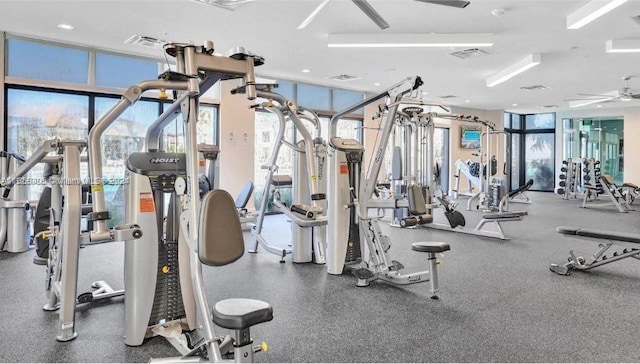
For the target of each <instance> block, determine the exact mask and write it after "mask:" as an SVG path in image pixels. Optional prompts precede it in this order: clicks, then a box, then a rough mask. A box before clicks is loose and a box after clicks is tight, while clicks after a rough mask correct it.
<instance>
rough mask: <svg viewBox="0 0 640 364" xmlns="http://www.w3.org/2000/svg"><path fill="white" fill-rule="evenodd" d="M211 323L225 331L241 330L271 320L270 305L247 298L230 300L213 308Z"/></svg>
mask: <svg viewBox="0 0 640 364" xmlns="http://www.w3.org/2000/svg"><path fill="white" fill-rule="evenodd" d="M212 313H213V322H214V323H215V324H216V325H218V326H220V327H223V328H225V329H231V330H243V329H246V328H248V327H251V326H253V325H257V324H259V323H262V322H267V321H271V320H272V319H273V308H272V307H271V305H270V304H268V303H266V302H263V301H259V300H252V299H248V298H230V299H227V300H222V301H220V302H217V303H216V304H215V306H213V310H212Z"/></svg>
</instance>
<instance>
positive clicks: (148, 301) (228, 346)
mask: <svg viewBox="0 0 640 364" xmlns="http://www.w3.org/2000/svg"><path fill="white" fill-rule="evenodd" d="M165 50H166V53H167V55H168V56H170V57H172V58H174V59H175V61H176V69H177V71H176V72H172V71H167V72H165V73H163V74H162V75H160V77H159V79H158V80H150V81H143V82H141V83H139V84H137V85H134V86H132V87H130V88H129V89H128V90H127V91H125V93H124V95H123V96H122V98H121V100H120V101H119V102H118V103H117V104H116V105H115V106H114V107H113V108H112V109H111V110H110V111H109V112H107V113H106V114H105V115H104V116H103V117H102V118H101V119H100V120H99V121H98V122H97V123H96V124H95V126H94V127H93V128H92V129H91V132H90V133H89V157H90V158H89V170H90V174H91V177H92V191H93V192H94V196H93V209H94V214H97V215H98V216H101V217H104V218H107V217H108V213H107V212H106V211H105V200H104V192H103V191H104V190H103V186H102V185H101V184H100V183H98V182H96V181H100V180H101V179H102V168H101V165H100V161H101V158H102V151H101V149H100V144H99V141H100V137H101V136H102V135H103V134H104V132H105V130H106V129H107V128H108V127H109V126H110V125H111V124H112V123H113V122H114V121H115V120H116V119H117V118H118V117H119V116H120V115H121V114H122V113H123V112H124V111H125V110H126V109H127V108H128V107H130V106H131V105H133V104H134V103H135V102H137V101H138V100H139V99H140V97H141V95H142V94H143V92H145V91H147V90H161V91H164V90H175V91H177V92H178V94H177V95H178V97H177V99H176V101H175V102H174V103H173V104H172V105H171V106H170V107H169V108H168V110H167V111H165V113H163V115H161V116H160V117H159V118H158V120H156V121H155V122H154V123H153V124H152V125H151V127H150V128H149V129H148V131H147V135H146V138H145V139H146V142H145V150H146V152H143V153H134V154H132V155H131V156H130V157H129V159H128V161H127V169H128V172H127V173H128V177H129V178H130V183H129V185H128V186H127V197H128V200H127V209H126V210H127V212H126V215H127V218H131V219H133V220H134V221H135V222H136V223H137V224H138V225H139V226H140V228H141V229H142V230H143V231H144V232H145V235H144V237H143V238H142V239H141V240H139V241H137V242H136V244H126V246H125V330H126V338H125V343H126V344H128V345H140V344H141V343H142V341H143V340H144V338H145V337H147V336H154V335H156V334H162V333H164V334H167V336H169V337H170V340H169V341H170V342H171V343H172V344H174V346H175V347H176V349H178V351H179V352H180V354H181V355H182V356H181V357H177V358H168V359H160V360H158V361H160V362H190V363H192V362H199V361H204V360H205V359H206V360H208V361H211V362H218V361H222V360H224V359H228V358H231V357H232V358H233V359H234V360H235V361H238V362H247V361H252V359H253V353H254V352H257V351H260V350H263V349H264V347H263V346H253V345H251V344H252V343H253V342H252V341H251V338H250V327H251V326H253V325H255V324H259V323H261V322H266V321H270V320H271V319H272V317H273V314H272V308H271V306H270V305H269V304H268V303H266V302H262V301H257V300H250V299H228V300H223V301H220V302H218V303H216V305H215V306H214V308H213V311H211V310H210V307H209V305H208V302H207V297H206V295H205V288H204V283H203V276H202V264H205V265H215V266H218V265H226V264H229V263H232V262H233V261H235V260H237V259H239V258H240V257H241V256H242V255H243V252H244V243H243V240H242V229H241V226H240V220H239V218H238V214H237V211H236V208H235V204H234V202H233V199H232V198H231V196H229V194H228V193H227V192H225V191H221V190H215V191H210V192H208V193H205V194H204V196H202V201H201V194H200V190H201V189H200V187H201V184H200V181H201V178H200V177H199V175H200V172H201V170H200V165H201V163H200V152H201V151H202V148H200V149H199V148H198V144H197V125H196V123H197V118H198V106H199V96H200V94H201V93H202V92H204V91H205V90H206V89H207V88H209V87H210V86H212V85H213V84H215V83H216V82H218V81H220V80H228V79H236V78H243V79H244V81H245V85H246V94H247V98H248V99H249V100H253V99H255V98H256V89H255V73H254V67H255V66H259V65H261V64H263V63H264V60H263V59H262V58H261V57H258V56H255V55H253V54H251V53H250V52H247V51H245V50H244V49H236V50H234V51H232V52H231V53H230V54H231V56H229V57H226V56H218V55H215V54H214V49H213V43H212V42H207V43H206V44H205V45H204V46H195V45H186V44H175V43H174V44H168V45H166V46H165ZM177 110H180V112H181V114H182V117H183V119H184V124H185V129H186V130H185V152H184V153H164V152H161V151H159V150H158V149H157V148H158V139H159V138H158V135H159V134H160V132H161V130H162V128H163V126H164V125H166V123H167V122H168V121H167V120H168V118H169V116H171V115H173V113H174V112H176V111H177ZM209 151H210V150H209ZM165 193H168V194H170V195H173V199H171V198H170V200H172V201H170V202H169V204H168V205H169V208H168V212H167V213H166V214H165V209H164V205H165V203H164V197H165V196H164V194H165ZM105 229H106V223H105V221H104V219H103V220H98V221H96V224H94V230H93V231H92V232H91V234H92V236H102V235H103V234H104V233H105ZM163 294H165V295H166V296H164V297H162V296H161V295H163ZM196 315H200V322H199V324H198V318H197V317H196ZM214 322H215V323H216V324H218V325H219V326H221V327H223V328H227V329H231V330H234V331H235V337H231V336H227V337H224V338H219V337H217V336H216V335H215V331H214V328H213V323H214ZM199 325H202V329H201V330H198V331H197V332H193V333H190V334H186V333H183V330H194V329H196V328H198V326H199ZM163 331H165V332H163ZM167 331H168V332H167ZM183 334H184V336H183Z"/></svg>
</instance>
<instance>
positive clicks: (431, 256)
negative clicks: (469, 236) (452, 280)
mask: <svg viewBox="0 0 640 364" xmlns="http://www.w3.org/2000/svg"><path fill="white" fill-rule="evenodd" d="M411 250H414V251H417V252H422V253H427V260H428V261H429V275H430V278H429V281H430V283H431V289H430V290H429V292H430V293H431V298H432V299H434V300H437V299H438V289H439V288H438V261H437V257H436V254H437V253H443V252H446V251H447V250H451V247H450V246H449V244H448V243H439V242H438V243H435V242H417V243H413V244H411Z"/></svg>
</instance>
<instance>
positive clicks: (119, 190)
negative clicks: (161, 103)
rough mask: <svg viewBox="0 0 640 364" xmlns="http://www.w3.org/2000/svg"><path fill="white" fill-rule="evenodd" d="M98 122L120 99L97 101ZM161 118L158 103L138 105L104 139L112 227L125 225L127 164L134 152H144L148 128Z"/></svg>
mask: <svg viewBox="0 0 640 364" xmlns="http://www.w3.org/2000/svg"><path fill="white" fill-rule="evenodd" d="M95 100H96V102H95V108H96V109H95V110H96V111H95V114H96V120H98V119H99V118H100V117H102V116H103V115H104V114H105V113H106V112H107V111H109V110H110V109H111V108H112V107H113V105H115V104H116V102H117V101H118V99H113V98H106V97H96V99H95ZM157 117H158V103H157V102H153V101H138V102H137V103H135V104H134V105H133V106H132V107H130V108H129V109H127V111H125V112H124V113H123V114H122V115H121V116H120V117H119V118H118V119H117V120H116V121H115V122H114V123H113V125H111V127H109V128H108V129H107V130H106V132H105V134H104V135H103V136H102V140H101V142H100V143H101V144H102V163H103V164H102V172H103V177H104V179H105V186H104V195H105V200H106V202H107V210H108V211H109V212H110V213H111V220H109V226H115V225H119V224H123V223H125V221H124V202H125V201H124V200H125V193H124V182H125V181H124V173H125V161H126V159H127V158H128V157H129V154H131V153H132V152H140V151H142V147H143V145H144V136H145V133H146V130H147V127H148V126H149V125H150V124H151V123H152V122H154V121H155V120H156V118H157Z"/></svg>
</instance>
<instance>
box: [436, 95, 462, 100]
mask: <svg viewBox="0 0 640 364" xmlns="http://www.w3.org/2000/svg"><path fill="white" fill-rule="evenodd" d="M456 97H458V96H456V95H444V96H438V98H439V99H455V98H456Z"/></svg>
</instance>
